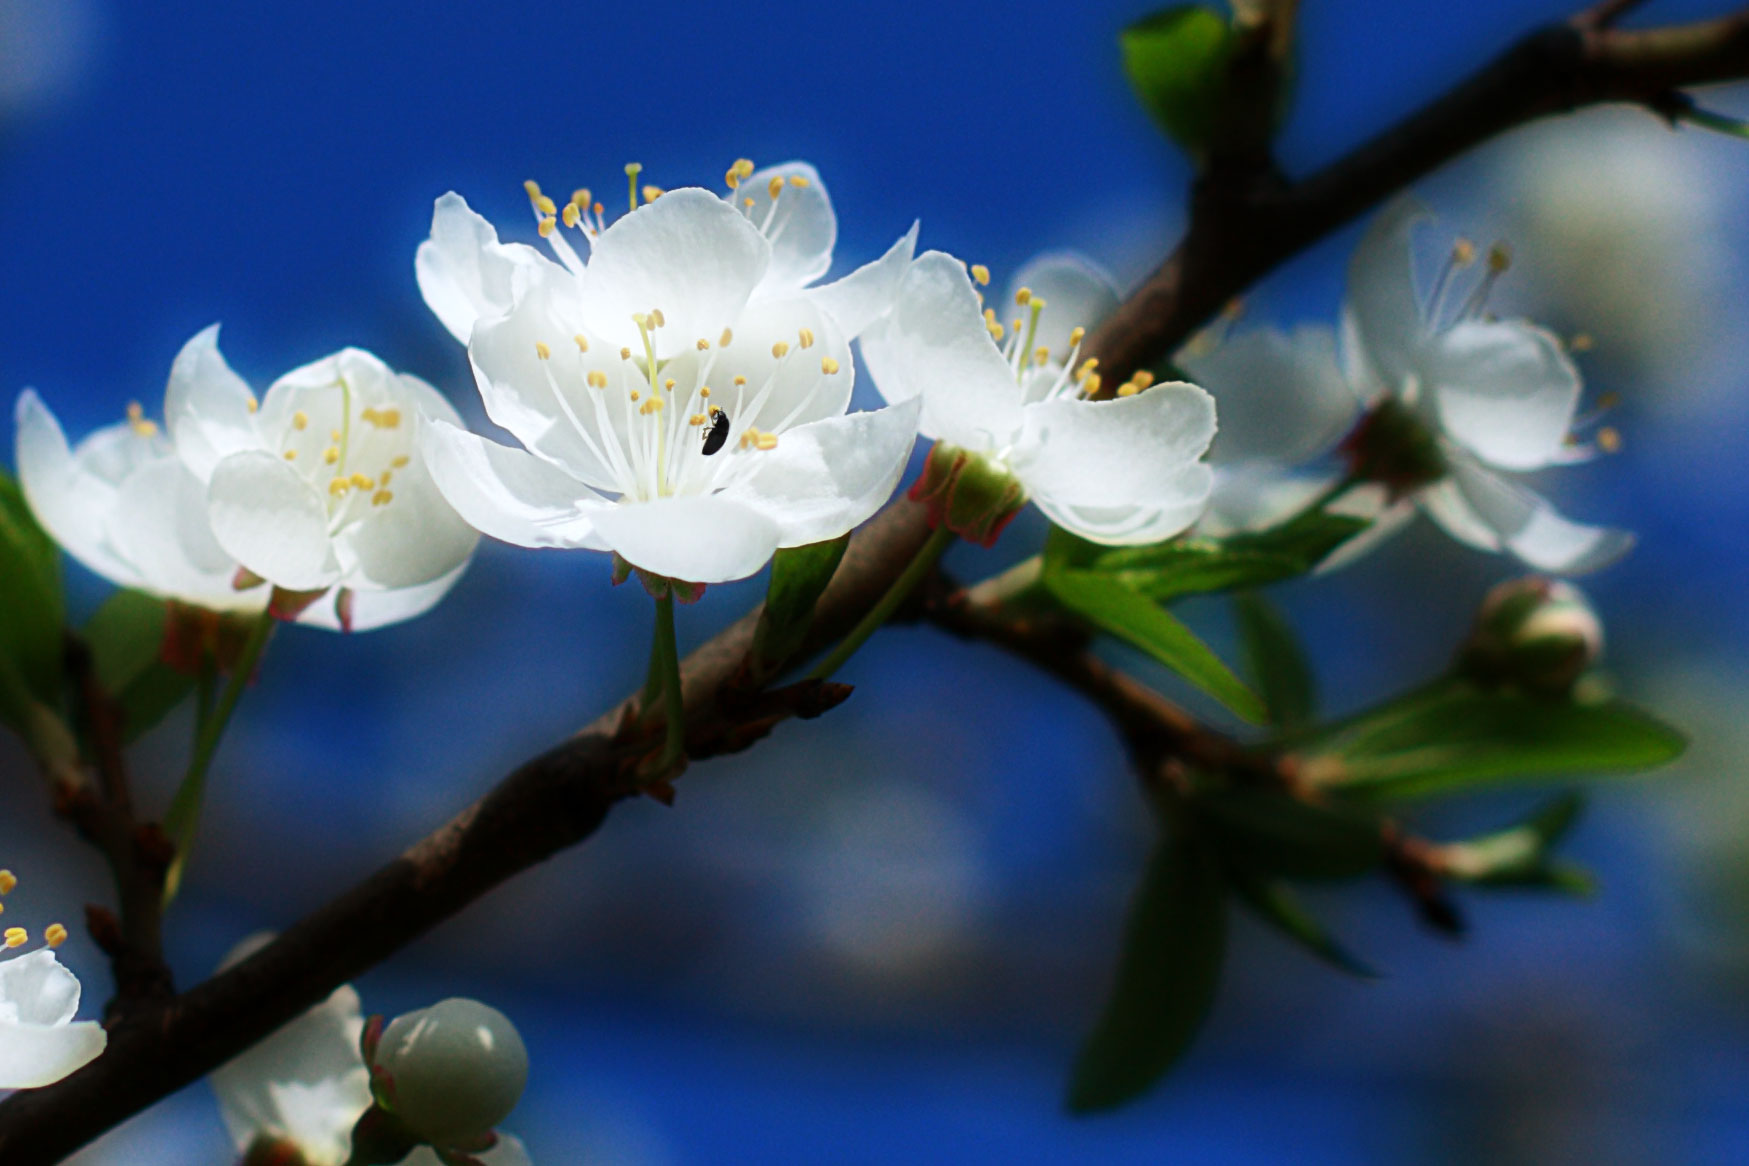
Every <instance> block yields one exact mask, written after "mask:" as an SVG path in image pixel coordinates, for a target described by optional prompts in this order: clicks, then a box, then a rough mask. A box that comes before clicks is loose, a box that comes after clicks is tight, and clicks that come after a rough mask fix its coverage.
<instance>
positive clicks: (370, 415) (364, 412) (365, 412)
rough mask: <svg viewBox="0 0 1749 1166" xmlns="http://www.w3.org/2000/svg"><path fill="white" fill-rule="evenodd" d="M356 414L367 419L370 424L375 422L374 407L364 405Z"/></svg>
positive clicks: (336, 439)
mask: <svg viewBox="0 0 1749 1166" xmlns="http://www.w3.org/2000/svg"><path fill="white" fill-rule="evenodd" d="M358 415H359V417H360V418H361V419H362V420H364V421H368V422H369V423H370V424H372V425H375V424H376V423H377V411H376V410H375V409H373V408H371V407H370V406H369V405H366V406H365V407H364V408H363V409H361V410H360V411H359V414H358ZM334 440H335V441H339V440H340V438H338V437H336V438H335V439H334Z"/></svg>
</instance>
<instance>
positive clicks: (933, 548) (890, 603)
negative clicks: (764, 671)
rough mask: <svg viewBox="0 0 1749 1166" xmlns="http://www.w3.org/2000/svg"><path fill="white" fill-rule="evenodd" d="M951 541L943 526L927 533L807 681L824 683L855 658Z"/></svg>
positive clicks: (949, 531)
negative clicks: (925, 540) (885, 586)
mask: <svg viewBox="0 0 1749 1166" xmlns="http://www.w3.org/2000/svg"><path fill="white" fill-rule="evenodd" d="M953 540H954V533H953V531H951V530H949V529H948V528H947V527H946V526H945V525H943V526H938V527H936V528H935V529H934V530H933V531H932V532H930V535H929V540H928V541H927V542H925V543H924V544H923V545H922V546H921V547H918V548H917V555H916V557H915V558H913V559H912V560H911V561H910V563H908V564H906V566H905V569H904V571H902V572H900V574H899V577H898V578H897V579H894V580H893V585H892V586H891V587H889V588H887V593H886V594H885V595H883V596H881V600H880V602H879V603H877V604H875V605H874V606H873V607H871V608H870V609H869V611H868V614H867V615H865V616H863V617H862V622H861V623H858V624H857V625H856V626H855V627H854V628H852V629H851V630H850V634H849V635H847V636H845V637H844V639H843V640H842V641H840V642H839V644H838V646H837V647H836V648H834V649H832V654H831V655H830V656H827V657H826V658H825V659H824V660H822V661H820V662H819V663H818V664H816V665H815V666H814V670H813V671H812V672H810V673H808V679H809V680H825V679H826V678H827V677H829V676H831V675H832V674H833V673H834V672H836V671H838V669H840V668H842V667H843V666H844V662H845V661H846V660H848V659H850V658H851V657H852V656H854V655H856V650H857V649H858V648H860V647H862V645H863V641H865V640H867V639H868V638H869V637H870V636H872V635H874V634H875V632H877V631H879V630H880V628H881V625H882V624H884V623H886V622H887V620H889V619H891V618H892V617H893V612H895V611H897V610H898V609H899V605H900V604H901V603H903V602H905V597H906V596H908V595H910V594H911V592H912V591H914V590H916V588H917V584H919V583H921V582H923V579H924V577H925V576H926V575H928V574H929V572H930V569H931V568H933V567H934V566H935V562H936V560H937V559H939V558H941V555H942V552H943V551H945V550H947V548H948V545H949V544H950V543H952V542H953Z"/></svg>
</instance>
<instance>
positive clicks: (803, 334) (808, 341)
mask: <svg viewBox="0 0 1749 1166" xmlns="http://www.w3.org/2000/svg"><path fill="white" fill-rule="evenodd" d="M796 339H797V340H799V341H800V342H801V345H802V347H803V348H812V347H813V346H814V333H813V331H812V330H811V329H808V328H803V329H802V330H801V331H800V332H797V333H796Z"/></svg>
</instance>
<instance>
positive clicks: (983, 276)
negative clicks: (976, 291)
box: [972, 263, 990, 287]
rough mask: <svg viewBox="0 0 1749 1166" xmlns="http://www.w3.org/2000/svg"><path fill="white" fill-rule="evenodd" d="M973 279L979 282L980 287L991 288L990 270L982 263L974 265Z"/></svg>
mask: <svg viewBox="0 0 1749 1166" xmlns="http://www.w3.org/2000/svg"><path fill="white" fill-rule="evenodd" d="M972 278H973V279H975V280H977V281H978V286H979V287H989V286H990V269H989V268H988V267H985V266H984V265H983V264H982V263H974V264H972Z"/></svg>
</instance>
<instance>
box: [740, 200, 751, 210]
mask: <svg viewBox="0 0 1749 1166" xmlns="http://www.w3.org/2000/svg"><path fill="white" fill-rule="evenodd" d="M741 205H742V206H744V207H746V208H748V209H749V210H751V209H752V208H753V200H752V199H751V198H744V199H742V200H741Z"/></svg>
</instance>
